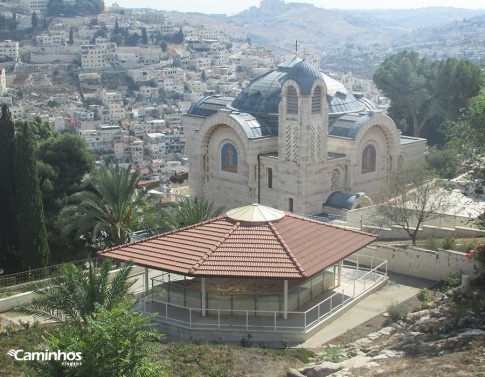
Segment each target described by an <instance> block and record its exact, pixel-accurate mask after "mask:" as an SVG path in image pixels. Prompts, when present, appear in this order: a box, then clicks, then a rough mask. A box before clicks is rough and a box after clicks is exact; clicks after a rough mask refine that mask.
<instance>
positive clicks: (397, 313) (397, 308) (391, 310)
mask: <svg viewBox="0 0 485 377" xmlns="http://www.w3.org/2000/svg"><path fill="white" fill-rule="evenodd" d="M387 314H389V318H390V319H391V321H392V322H399V321H405V320H406V318H407V317H408V314H409V310H408V308H407V307H406V305H404V304H400V303H397V302H395V303H393V304H390V305H389V306H388V307H387Z"/></svg>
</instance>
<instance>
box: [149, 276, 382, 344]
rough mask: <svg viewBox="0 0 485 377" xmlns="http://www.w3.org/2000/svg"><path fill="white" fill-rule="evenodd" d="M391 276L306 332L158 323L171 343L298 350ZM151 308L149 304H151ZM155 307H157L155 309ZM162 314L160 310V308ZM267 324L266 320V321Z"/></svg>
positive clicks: (152, 308) (150, 309)
mask: <svg viewBox="0 0 485 377" xmlns="http://www.w3.org/2000/svg"><path fill="white" fill-rule="evenodd" d="M387 283H388V278H387V276H386V277H385V278H383V279H382V280H381V281H379V282H377V283H376V284H375V285H374V286H372V287H371V288H368V289H367V290H365V291H364V292H363V293H362V294H360V295H359V296H356V297H354V298H353V299H352V300H350V301H349V302H348V303H347V304H346V305H344V306H342V307H341V308H340V309H338V310H335V311H334V312H332V313H331V314H330V315H329V316H327V317H325V318H324V319H322V320H321V321H317V322H316V323H315V324H314V325H313V326H311V327H307V328H306V329H305V330H296V329H291V328H287V329H285V328H271V327H268V329H267V330H266V329H264V328H261V327H260V326H257V327H254V328H251V326H248V327H247V328H241V326H234V327H231V326H226V327H225V328H221V329H218V328H214V327H213V326H211V328H207V329H203V328H188V327H187V326H183V325H177V323H176V322H175V321H170V322H167V321H161V320H159V321H157V322H158V323H159V329H160V330H161V331H162V332H164V333H165V334H166V335H167V338H168V339H169V340H171V341H178V342H186V343H187V342H190V343H209V344H216V343H224V344H235V345H239V344H241V342H244V339H245V340H246V341H249V342H250V343H251V344H253V345H265V346H270V347H282V345H283V342H285V344H289V345H290V346H296V345H298V344H301V343H303V342H305V341H306V340H308V339H309V338H311V337H312V336H313V335H314V334H316V333H317V332H319V331H321V330H322V329H323V328H324V327H325V326H327V325H328V324H329V323H331V322H333V321H334V320H335V319H337V318H338V317H339V316H340V315H342V314H343V313H345V312H346V311H348V310H349V309H351V308H352V307H353V306H355V305H356V304H357V303H358V302H359V301H361V300H362V299H364V298H365V297H367V296H369V295H371V294H372V293H374V292H375V291H377V290H379V289H380V288H382V287H383V286H385V285H387ZM147 305H149V304H147ZM152 305H153V306H152ZM149 306H150V308H148V307H147V309H148V310H147V311H148V312H153V311H156V310H157V308H156V306H157V304H156V303H155V304H151V305H149ZM158 310H160V308H158ZM262 320H264V319H262ZM288 321H289V322H288V323H291V318H289V319H288Z"/></svg>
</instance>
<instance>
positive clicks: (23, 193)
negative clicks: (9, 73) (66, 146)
mask: <svg viewBox="0 0 485 377" xmlns="http://www.w3.org/2000/svg"><path fill="white" fill-rule="evenodd" d="M15 146H16V153H15V155H16V158H15V183H16V193H15V194H16V195H15V197H16V203H17V217H16V220H17V231H18V234H19V242H18V249H19V256H20V258H21V260H22V263H23V267H24V268H27V267H28V268H40V267H44V266H46V265H47V262H48V259H49V246H48V243H47V230H46V227H45V223H44V209H43V205H42V196H41V192H40V188H39V177H38V174H37V166H36V162H35V158H34V151H35V144H34V141H33V138H32V133H31V130H30V129H29V124H28V123H26V122H23V123H21V124H20V125H19V129H18V132H17V135H16V143H15Z"/></svg>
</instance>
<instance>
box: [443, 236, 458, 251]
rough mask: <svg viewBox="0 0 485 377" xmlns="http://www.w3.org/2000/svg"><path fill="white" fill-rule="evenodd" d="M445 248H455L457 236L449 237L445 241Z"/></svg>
mask: <svg viewBox="0 0 485 377" xmlns="http://www.w3.org/2000/svg"><path fill="white" fill-rule="evenodd" d="M443 249H445V250H455V249H456V241H455V237H447V238H446V239H445V240H444V241H443Z"/></svg>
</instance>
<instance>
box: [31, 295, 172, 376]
mask: <svg viewBox="0 0 485 377" xmlns="http://www.w3.org/2000/svg"><path fill="white" fill-rule="evenodd" d="M94 314H95V315H94V316H92V317H89V318H87V321H86V325H85V326H84V327H82V328H80V327H77V326H67V327H61V328H59V329H57V330H56V331H55V332H53V333H52V335H51V336H50V337H49V338H47V346H48V348H49V349H50V350H51V351H58V350H59V351H62V352H66V351H71V352H80V353H81V355H82V362H80V364H79V365H76V366H70V365H69V366H66V365H63V363H62V362H61V361H49V362H38V363H35V364H34V365H33V366H34V368H35V372H36V374H35V375H37V376H41V377H45V376H64V377H75V376H91V377H121V376H124V377H163V376H168V375H169V373H168V371H167V370H166V369H165V368H164V365H163V364H162V363H160V362H155V361H152V360H151V359H150V356H149V355H150V354H152V353H153V352H150V350H153V347H154V346H155V345H156V343H157V342H158V341H160V339H161V338H162V337H163V334H161V333H159V332H158V331H155V330H153V329H151V328H150V324H151V320H152V319H153V316H147V315H145V314H143V313H140V312H139V311H137V310H136V309H134V308H133V305H130V304H119V305H116V306H114V307H112V308H110V309H106V308H104V307H102V306H99V305H97V306H96V309H95V312H94Z"/></svg>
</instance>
